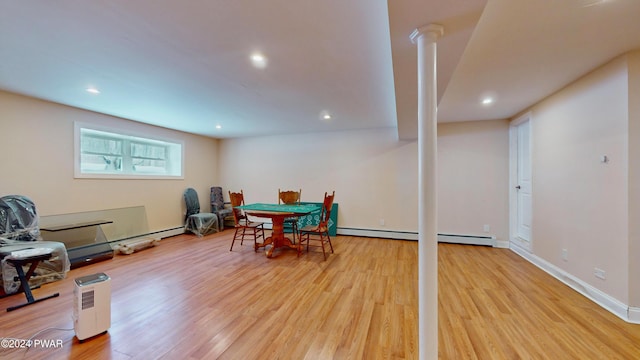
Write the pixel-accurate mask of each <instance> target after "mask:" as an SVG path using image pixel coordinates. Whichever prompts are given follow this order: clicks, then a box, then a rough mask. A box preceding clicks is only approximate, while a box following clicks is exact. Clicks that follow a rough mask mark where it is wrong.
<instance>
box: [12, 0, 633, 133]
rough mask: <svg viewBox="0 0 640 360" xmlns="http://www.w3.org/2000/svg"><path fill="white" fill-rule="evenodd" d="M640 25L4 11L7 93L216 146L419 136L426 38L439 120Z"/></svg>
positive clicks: (569, 70)
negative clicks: (336, 134)
mask: <svg viewBox="0 0 640 360" xmlns="http://www.w3.org/2000/svg"><path fill="white" fill-rule="evenodd" d="M639 18H640V1H638V0H562V1H558V0H535V1H532V0H488V1H487V0H455V1H453V0H389V1H388V2H387V1H383V0H323V1H311V0H297V1H289V0H287V1H285V0H261V1H248V0H208V1H207V0H197V1H195V0H194V1H178V0H136V1H130V0H108V1H107V0H92V1H86V0H56V1H51V0H30V1H16V0H0V89H4V90H7V91H11V92H16V93H20V94H25V95H29V96H33V97H36V98H41V99H45V100H49V101H53V102H57V103H61V104H66V105H70V106H75V107H79V108H83V109H88V110H92V111H96V112H101V113H105V114H110V115H115V116H119V117H123V118H127V119H131V120H135V121H141V122H145V123H150V124H155V125H159V126H163V127H167V128H171V129H177V130H181V131H186V132H191V133H198V134H202V135H206V136H211V137H216V138H229V137H240V136H256V135H270V134H283V133H289V134H293V133H304V132H317V131H335V130H349V129H368V128H381V127H397V129H398V135H399V138H400V139H415V136H416V129H417V122H416V118H417V115H416V114H417V81H416V68H417V64H416V61H417V60H416V48H415V45H413V44H411V42H410V41H409V34H410V33H411V32H412V31H413V30H414V29H415V28H417V27H420V26H422V25H425V24H429V23H439V24H441V25H443V26H444V28H445V35H444V36H443V37H442V38H441V39H440V40H439V41H438V66H439V67H438V96H439V99H440V104H439V108H438V116H439V121H441V122H442V121H470V120H487V119H502V118H508V117H511V116H514V115H515V114H517V113H518V112H520V111H522V110H523V109H525V108H526V107H528V106H530V105H531V104H533V103H535V102H537V101H539V100H540V99H542V98H544V97H545V96H548V95H550V94H551V93H553V92H554V91H556V90H558V89H560V88H561V87H563V86H565V85H566V84H568V83H569V82H571V81H573V80H575V79H576V78H578V77H579V76H581V75H583V74H585V73H586V72H588V71H590V70H591V69H593V68H594V67H596V66H598V65H601V64H603V63H604V62H606V61H607V60H609V59H611V58H613V57H615V56H617V55H619V54H621V53H624V52H626V51H628V50H631V49H636V48H640V21H638V20H637V19H639ZM253 51H261V52H262V53H263V54H264V55H266V56H267V58H268V65H267V67H266V68H263V69H259V68H255V67H253V66H252V65H251V62H250V60H249V57H250V54H251V53H252V52H253ZM89 86H94V87H96V88H98V89H99V90H100V91H101V93H100V94H99V95H93V94H90V93H87V92H86V91H85V89H86V88H87V87H89ZM488 93H490V94H493V95H494V96H495V97H496V102H495V103H494V104H493V105H492V106H490V107H483V106H481V105H480V98H481V97H482V96H483V95H485V94H488ZM324 112H329V113H330V114H331V115H332V117H333V118H332V119H330V120H323V119H322V118H321V114H323V113H324ZM1 114H2V112H1V109H0V116H1ZM216 125H221V126H222V128H221V129H216Z"/></svg>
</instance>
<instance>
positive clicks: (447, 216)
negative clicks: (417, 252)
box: [438, 120, 509, 242]
mask: <svg viewBox="0 0 640 360" xmlns="http://www.w3.org/2000/svg"><path fill="white" fill-rule="evenodd" d="M508 154H509V121H508V120H494V121H474V122H455V123H444V124H440V125H438V231H439V232H440V233H453V234H462V235H482V236H487V235H493V236H495V237H496V240H498V241H505V242H506V241H508V240H509V238H508V229H509V211H508V208H509V171H508V170H509V168H508V164H509V156H508ZM484 225H489V231H488V232H485V231H484Z"/></svg>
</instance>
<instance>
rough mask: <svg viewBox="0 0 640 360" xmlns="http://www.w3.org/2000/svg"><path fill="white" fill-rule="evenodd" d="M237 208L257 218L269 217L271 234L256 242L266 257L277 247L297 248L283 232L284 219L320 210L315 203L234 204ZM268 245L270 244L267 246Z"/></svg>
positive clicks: (271, 254) (269, 256)
mask: <svg viewBox="0 0 640 360" xmlns="http://www.w3.org/2000/svg"><path fill="white" fill-rule="evenodd" d="M236 208H237V209H241V210H242V211H244V212H245V214H247V215H251V216H255V217H258V218H269V219H271V222H272V229H271V236H269V237H268V238H266V239H265V240H264V242H262V243H258V244H257V245H256V249H257V248H261V247H264V248H265V254H266V255H267V257H268V258H271V257H272V256H273V252H274V251H275V249H277V248H290V249H296V251H298V252H299V251H300V249H298V244H295V243H294V242H293V241H291V239H289V238H288V237H286V236H285V234H284V219H286V218H290V217H300V216H305V215H308V214H311V213H313V212H318V211H320V209H321V207H320V205H316V204H265V203H255V204H248V205H241V206H236ZM268 245H271V246H270V247H268V248H267V246H268Z"/></svg>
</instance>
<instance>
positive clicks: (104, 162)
mask: <svg viewBox="0 0 640 360" xmlns="http://www.w3.org/2000/svg"><path fill="white" fill-rule="evenodd" d="M183 148H184V147H183V144H182V142H180V141H171V140H164V139H154V138H149V137H143V136H138V135H135V134H132V133H127V132H123V131H120V130H114V129H103V128H98V127H95V126H92V125H86V124H80V123H76V124H75V159H76V161H75V162H74V163H75V177H76V178H100V179H108V178H123V179H149V178H156V179H182V178H183V166H182V163H183V161H182V160H183V158H184V155H183Z"/></svg>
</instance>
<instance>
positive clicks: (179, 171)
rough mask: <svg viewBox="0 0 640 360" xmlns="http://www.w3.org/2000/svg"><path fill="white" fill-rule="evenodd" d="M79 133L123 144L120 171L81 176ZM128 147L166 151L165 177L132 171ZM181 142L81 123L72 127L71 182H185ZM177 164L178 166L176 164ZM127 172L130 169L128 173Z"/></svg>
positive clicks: (82, 174)
mask: <svg viewBox="0 0 640 360" xmlns="http://www.w3.org/2000/svg"><path fill="white" fill-rule="evenodd" d="M82 130H89V131H96V132H103V133H108V134H106V135H107V136H109V137H111V136H113V138H116V139H119V140H122V141H123V146H122V148H123V154H122V157H123V159H122V171H121V172H114V171H113V170H112V171H107V170H105V171H104V172H94V171H91V172H83V171H82V164H81V161H82V148H81V141H82ZM131 143H147V144H154V145H155V144H157V145H161V146H166V147H167V150H166V151H167V159H166V161H168V162H169V169H170V170H169V171H170V173H168V174H153V173H144V172H135V171H134V170H132V166H131V164H132V159H133V157H132V156H131V154H130V145H131ZM184 153H185V146H184V142H183V141H181V140H176V139H166V138H160V137H150V136H148V135H141V134H139V133H135V132H133V131H130V130H123V129H118V128H112V127H105V126H100V125H95V124H87V123H82V122H75V123H74V162H73V163H74V178H78V179H184V159H185V156H184ZM176 163H178V164H176ZM127 169H129V170H128V171H127Z"/></svg>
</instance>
